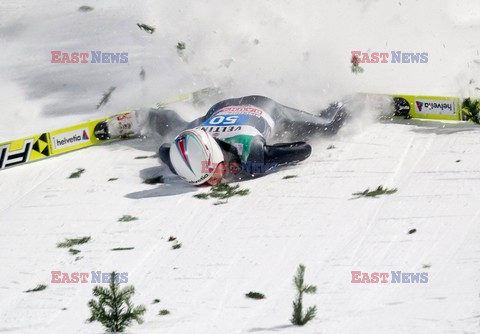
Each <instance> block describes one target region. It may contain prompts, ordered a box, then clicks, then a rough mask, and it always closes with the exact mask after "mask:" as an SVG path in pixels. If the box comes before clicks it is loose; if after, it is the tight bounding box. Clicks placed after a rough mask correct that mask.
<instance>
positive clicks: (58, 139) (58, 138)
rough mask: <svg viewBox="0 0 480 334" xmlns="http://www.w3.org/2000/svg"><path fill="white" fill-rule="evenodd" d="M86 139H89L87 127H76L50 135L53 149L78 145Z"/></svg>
mask: <svg viewBox="0 0 480 334" xmlns="http://www.w3.org/2000/svg"><path fill="white" fill-rule="evenodd" d="M87 141H90V136H89V135H88V128H83V129H78V130H74V131H70V132H65V133H61V134H58V135H54V136H52V143H53V148H54V149H55V150H60V149H63V148H66V147H72V146H76V145H80V144H83V143H85V142H87Z"/></svg>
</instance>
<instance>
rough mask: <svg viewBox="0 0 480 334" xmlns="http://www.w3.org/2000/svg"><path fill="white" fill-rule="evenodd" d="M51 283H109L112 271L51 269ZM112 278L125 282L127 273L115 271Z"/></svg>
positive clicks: (117, 281) (118, 281)
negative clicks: (63, 270)
mask: <svg viewBox="0 0 480 334" xmlns="http://www.w3.org/2000/svg"><path fill="white" fill-rule="evenodd" d="M50 273H51V275H52V280H51V282H52V283H94V284H95V283H111V282H112V273H109V272H102V271H91V272H72V273H67V272H62V271H60V270H56V271H51V272H50ZM113 280H114V281H115V282H116V283H127V282H128V273H127V272H122V273H115V276H114V278H113Z"/></svg>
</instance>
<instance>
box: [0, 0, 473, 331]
mask: <svg viewBox="0 0 480 334" xmlns="http://www.w3.org/2000/svg"><path fill="white" fill-rule="evenodd" d="M83 5H89V6H91V7H92V8H93V10H92V11H90V12H82V11H78V8H79V7H80V6H83ZM253 9H255V10H253ZM214 11H215V13H216V14H215V15H214V16H213V17H212V15H213V14H212V13H213V12H214ZM0 18H1V20H0V21H1V25H0V44H1V46H2V48H1V50H2V55H1V56H0V57H1V62H0V78H1V79H0V87H1V89H2V90H1V92H2V93H1V96H2V115H1V121H0V140H2V141H4V140H9V139H14V138H18V137H21V136H25V135H30V134H33V133H39V132H41V131H45V130H50V129H55V128H57V127H61V126H65V125H69V124H72V123H75V122H77V121H83V120H86V119H89V118H95V117H102V116H104V115H108V114H112V113H114V112H117V111H120V110H124V109H127V108H129V107H139V106H144V105H150V104H151V103H153V102H154V101H156V100H158V99H160V98H162V97H166V96H170V95H174V94H178V93H179V92H182V91H183V92H185V91H190V90H194V89H195V88H199V87H204V86H211V85H218V86H221V87H223V88H224V90H225V93H226V94H227V95H228V96H241V95H248V94H263V95H267V96H270V97H272V98H274V99H276V100H278V101H279V102H281V103H284V104H287V105H291V106H294V107H298V108H303V109H305V110H312V111H313V110H315V109H318V108H320V107H323V106H325V105H326V104H327V103H328V102H329V101H332V100H335V99H336V98H339V97H340V96H342V95H344V94H346V93H349V92H352V91H370V92H384V93H406V94H423V95H427V94H433V95H462V96H468V95H470V96H474V93H475V87H477V86H478V84H477V82H476V80H477V79H476V78H478V63H477V62H478V57H479V56H478V46H479V45H478V42H477V41H478V33H477V32H478V26H479V24H480V8H479V5H478V3H477V2H474V1H464V2H462V3H458V2H454V1H437V2H431V1H423V2H414V1H403V0H402V1H400V2H398V1H392V2H387V1H385V2H377V1H356V2H353V1H349V2H347V1H339V2H335V3H331V2H326V1H320V2H313V1H306V2H305V3H304V4H303V5H302V6H299V5H298V4H296V3H291V2H287V1H275V2H273V1H260V2H258V1H257V2H253V1H246V2H242V3H241V4H240V3H233V2H232V3H224V2H220V1H202V2H198V1H176V2H175V3H174V4H170V3H168V4H167V3H166V2H158V3H156V2H155V3H154V2H151V1H145V2H140V3H138V4H137V3H135V4H133V3H131V2H127V1H115V2H113V1H105V2H102V3H101V4H97V3H95V2H92V3H90V1H85V2H83V1H73V2H68V3H65V2H61V3H57V2H54V1H44V2H38V3H32V2H30V1H9V0H7V1H3V2H2V4H0ZM137 23H146V24H149V25H152V26H154V27H156V31H155V32H154V33H153V34H148V33H146V32H145V31H142V30H140V29H139V28H138V27H137V26H136V24H137ZM233 23H235V24H233ZM179 41H184V42H185V44H186V49H185V53H184V54H183V55H182V56H181V57H180V56H179V54H178V53H177V50H176V48H175V46H176V45H177V43H178V42H179ZM52 50H66V51H75V50H79V51H83V50H85V51H87V52H89V51H91V50H101V51H105V52H107V51H108V52H128V53H129V57H128V59H129V62H128V63H127V64H109V65H108V64H100V65H99V64H83V65H82V64H52V63H51V62H50V52H51V51H52ZM351 50H364V51H371V52H374V51H378V52H383V51H386V52H390V51H391V50H405V51H406V52H428V53H429V62H428V63H426V64H396V65H397V66H394V64H365V65H364V68H365V72H364V73H362V74H359V75H356V76H355V75H354V74H352V73H351V72H350V69H349V65H350V64H349V60H350V51H351ZM95 65H98V66H95ZM142 68H143V69H144V71H145V78H144V80H142V78H141V76H140V75H139V73H140V72H141V69H142ZM112 86H115V87H117V88H116V90H115V91H114V92H113V94H112V96H111V99H110V101H109V103H108V104H107V105H105V106H104V107H102V108H100V109H99V110H96V109H95V106H96V104H97V103H98V101H99V100H100V98H101V96H102V94H103V93H104V92H105V91H108V89H109V87H112ZM177 108H179V109H180V110H179V111H180V112H181V113H182V115H184V116H185V118H189V119H192V118H194V117H196V116H198V115H200V114H202V113H203V112H205V110H204V109H202V108H192V107H191V106H187V105H178V106H177ZM158 145H159V142H158V141H155V140H140V139H135V140H130V141H123V142H117V143H113V144H110V145H103V146H96V147H91V148H88V149H85V150H81V151H78V152H74V153H70V154H66V155H63V156H60V157H57V158H52V159H47V160H45V161H42V162H38V163H32V164H29V165H26V166H20V167H15V168H11V169H8V170H3V171H1V172H0V268H1V271H0V272H1V275H0V300H1V303H0V320H1V321H0V323H1V324H0V332H5V333H103V331H104V329H103V328H102V327H101V326H100V325H99V324H98V323H92V324H90V323H86V322H85V319H87V318H88V317H89V315H90V314H89V310H88V307H87V302H88V300H89V299H90V298H91V291H92V288H93V286H94V284H91V283H84V284H67V283H64V284H61V283H57V284H55V283H51V271H55V270H59V271H62V272H68V273H72V272H91V271H97V270H100V271H103V272H110V271H112V270H116V271H118V272H127V273H128V284H131V285H134V286H135V289H136V294H135V296H134V297H133V301H134V303H135V304H144V305H145V306H146V307H147V312H146V314H145V316H144V320H145V323H144V324H142V325H134V326H132V327H131V328H129V329H128V330H127V332H129V333H269V332H279V333H478V332H479V331H480V329H479V327H480V324H479V318H478V317H479V312H480V299H479V291H480V281H479V279H478V272H479V268H480V225H479V221H480V208H479V205H478V203H480V193H479V191H478V189H479V188H480V128H477V127H474V126H467V125H462V126H457V125H451V124H444V123H431V122H413V121H412V122H410V124H406V123H402V122H377V121H375V120H374V116H373V115H372V112H370V111H369V110H368V109H367V110H365V111H364V113H363V114H362V116H361V117H358V118H356V119H355V121H352V122H351V123H350V124H349V125H348V126H347V127H345V128H344V129H342V131H341V132H340V133H339V134H338V135H337V136H336V137H333V138H326V139H325V138H324V139H319V140H316V141H315V142H313V143H312V145H313V154H312V156H311V157H310V158H309V159H308V160H307V161H305V162H304V163H302V164H299V165H298V166H295V167H291V168H288V169H283V170H280V171H279V172H278V173H275V174H272V175H268V176H266V177H262V178H257V179H254V180H250V181H246V182H242V183H241V184H240V186H241V188H243V189H249V190H250V194H249V195H247V196H244V197H233V198H231V199H230V200H229V201H228V203H227V204H224V205H218V206H215V205H213V203H214V201H213V200H200V199H197V198H194V197H193V195H194V194H198V193H202V192H205V191H206V189H205V188H194V187H189V186H187V185H184V184H183V183H182V182H181V181H179V180H178V179H177V178H175V177H174V176H172V175H171V174H168V173H166V172H165V171H164V167H163V166H161V164H160V163H159V161H158V160H157V159H156V158H150V157H149V156H151V155H152V154H154V152H155V150H156V148H157V147H158ZM145 156H146V157H147V158H144V159H135V158H137V157H145ZM77 168H84V169H85V172H84V173H83V174H82V175H81V177H80V178H76V179H69V178H68V176H69V175H70V174H71V173H72V172H75V171H76V170H77ZM160 174H162V175H164V177H165V181H166V182H165V184H157V185H148V184H144V183H142V181H143V180H144V179H145V178H148V177H152V176H157V175H160ZM287 175H296V176H297V177H294V178H290V179H283V177H285V176H287ZM111 178H116V179H117V180H115V181H108V180H109V179H111ZM378 185H384V186H386V187H389V188H397V189H398V190H397V192H396V193H395V194H392V195H385V196H379V197H378V198H356V196H354V195H352V194H353V193H355V192H361V191H363V190H365V189H366V188H373V187H377V186H378ZM123 215H131V216H135V217H138V220H136V221H130V222H119V221H118V219H119V218H120V217H122V216H123ZM414 229H415V230H416V231H415V233H413V232H411V231H412V230H414ZM409 232H410V233H409ZM83 236H90V237H91V240H90V241H89V242H88V243H85V244H83V245H80V246H76V247H75V248H77V249H79V250H80V251H81V252H80V253H79V254H77V255H72V254H70V253H69V252H68V250H67V249H64V248H57V247H56V245H57V243H58V242H62V241H63V240H64V239H65V238H75V237H83ZM170 236H175V237H176V238H177V240H178V241H179V242H181V244H182V246H181V248H179V249H175V250H174V249H172V247H171V246H172V243H171V242H168V238H169V237H170ZM113 248H133V249H131V250H124V251H112V250H111V249H113ZM77 257H79V258H78V259H77ZM300 263H303V264H305V265H306V268H307V269H306V282H307V283H309V284H314V285H316V286H317V288H318V291H317V293H316V294H315V295H307V296H305V299H304V302H305V306H310V305H317V308H318V314H317V317H316V318H315V319H314V320H312V321H311V322H310V323H308V324H307V325H306V326H304V327H301V328H298V327H294V326H291V324H290V322H289V319H290V316H291V312H292V306H291V302H292V301H293V299H294V295H295V291H294V288H293V285H292V278H293V275H294V273H295V270H296V268H297V266H298V265H299V264H300ZM352 271H362V272H369V273H372V272H391V271H402V272H411V273H417V272H420V273H421V272H427V273H428V282H427V283H411V284H408V283H405V284H399V283H388V284H352V283H351V279H352V275H351V272H352ZM38 284H45V285H47V288H46V289H45V290H43V291H39V292H34V293H24V291H26V290H27V289H31V288H34V287H35V286H37V285H38ZM249 291H259V292H262V293H264V294H265V295H266V299H264V300H251V299H247V298H245V296H244V294H245V293H247V292H249ZM154 299H160V302H159V303H156V304H152V302H153V300H154ZM161 309H168V310H169V311H170V312H171V313H170V315H166V316H159V315H158V313H159V311H160V310H161Z"/></svg>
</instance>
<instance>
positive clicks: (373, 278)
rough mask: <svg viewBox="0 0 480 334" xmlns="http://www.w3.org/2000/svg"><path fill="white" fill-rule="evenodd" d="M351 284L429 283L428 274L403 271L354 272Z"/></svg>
mask: <svg viewBox="0 0 480 334" xmlns="http://www.w3.org/2000/svg"><path fill="white" fill-rule="evenodd" d="M351 274H352V280H351V281H350V283H428V273H426V272H422V273H413V272H402V271H399V270H398V271H391V272H390V273H387V272H372V273H367V272H361V271H352V272H351Z"/></svg>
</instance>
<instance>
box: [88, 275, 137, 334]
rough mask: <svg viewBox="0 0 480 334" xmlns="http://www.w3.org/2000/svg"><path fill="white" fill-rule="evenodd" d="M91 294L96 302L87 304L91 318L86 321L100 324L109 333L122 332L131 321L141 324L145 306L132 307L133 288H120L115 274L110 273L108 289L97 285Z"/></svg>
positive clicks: (92, 301) (92, 300)
mask: <svg viewBox="0 0 480 334" xmlns="http://www.w3.org/2000/svg"><path fill="white" fill-rule="evenodd" d="M92 293H93V296H94V297H97V298H98V300H95V299H91V300H90V301H89V302H88V307H89V308H90V311H91V317H90V318H89V319H88V320H89V321H90V322H93V321H98V322H100V323H101V324H102V325H103V326H104V327H105V328H106V330H107V331H109V332H123V331H124V330H125V329H126V328H127V327H128V326H130V325H131V323H132V322H133V321H136V322H137V323H138V324H142V323H143V319H142V315H143V314H144V313H145V312H146V308H145V306H144V305H140V306H135V307H134V306H133V304H132V302H131V301H130V298H131V297H132V296H133V295H134V294H135V288H134V287H133V286H126V287H124V288H120V282H119V281H118V274H117V273H115V272H112V273H111V275H110V285H109V288H105V287H103V286H100V285H97V286H95V287H94V288H93V292H92Z"/></svg>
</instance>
